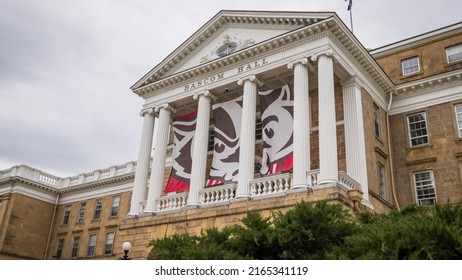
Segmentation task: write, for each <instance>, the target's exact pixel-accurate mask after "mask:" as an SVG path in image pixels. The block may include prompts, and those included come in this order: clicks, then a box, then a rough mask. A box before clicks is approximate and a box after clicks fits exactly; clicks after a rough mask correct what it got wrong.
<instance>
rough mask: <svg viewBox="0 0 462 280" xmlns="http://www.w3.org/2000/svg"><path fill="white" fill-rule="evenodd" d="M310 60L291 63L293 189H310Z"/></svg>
mask: <svg viewBox="0 0 462 280" xmlns="http://www.w3.org/2000/svg"><path fill="white" fill-rule="evenodd" d="M307 63H308V59H307V58H303V59H301V60H300V61H297V62H293V63H289V64H288V65H287V67H288V68H289V69H292V68H293V69H294V151H293V153H294V170H293V183H292V184H293V186H292V189H297V188H306V187H308V179H307V175H306V173H307V171H308V170H309V169H310V168H311V156H310V115H311V111H310V98H309V96H310V94H309V81H308V74H309V73H308V67H307Z"/></svg>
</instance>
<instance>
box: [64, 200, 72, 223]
mask: <svg viewBox="0 0 462 280" xmlns="http://www.w3.org/2000/svg"><path fill="white" fill-rule="evenodd" d="M70 214H71V206H70V205H66V206H65V207H64V217H63V225H67V224H69V215H70Z"/></svg>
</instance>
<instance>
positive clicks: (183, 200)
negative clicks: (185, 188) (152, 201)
mask: <svg viewBox="0 0 462 280" xmlns="http://www.w3.org/2000/svg"><path fill="white" fill-rule="evenodd" d="M187 203H188V193H187V192H182V193H175V194H167V195H163V196H161V197H159V198H157V199H156V205H157V211H159V212H162V211H168V210H175V209H179V208H181V207H183V206H186V204H187Z"/></svg>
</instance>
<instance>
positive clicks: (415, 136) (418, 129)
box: [407, 112, 428, 147]
mask: <svg viewBox="0 0 462 280" xmlns="http://www.w3.org/2000/svg"><path fill="white" fill-rule="evenodd" d="M407 122H408V125H409V140H410V144H411V147H414V146H418V145H423V144H427V143H428V134H427V123H426V116H425V113H424V112H422V113H417V114H414V115H410V116H408V117H407Z"/></svg>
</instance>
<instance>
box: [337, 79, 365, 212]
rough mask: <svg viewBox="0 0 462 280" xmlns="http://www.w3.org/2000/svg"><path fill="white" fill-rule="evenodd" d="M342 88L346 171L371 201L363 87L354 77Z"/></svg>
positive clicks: (343, 84)
mask: <svg viewBox="0 0 462 280" xmlns="http://www.w3.org/2000/svg"><path fill="white" fill-rule="evenodd" d="M342 86H343V114H344V119H345V153H346V170H347V174H348V176H350V177H351V178H353V179H354V180H355V181H356V182H358V183H360V184H361V190H362V192H363V199H364V200H366V201H369V187H368V182H367V162H366V141H365V138H364V123H363V108H362V100H361V85H360V84H359V81H358V80H357V78H355V77H353V78H352V79H350V80H348V81H346V82H345V83H342ZM367 204H370V203H367Z"/></svg>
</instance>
